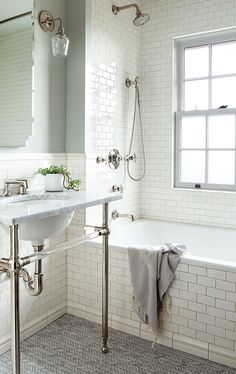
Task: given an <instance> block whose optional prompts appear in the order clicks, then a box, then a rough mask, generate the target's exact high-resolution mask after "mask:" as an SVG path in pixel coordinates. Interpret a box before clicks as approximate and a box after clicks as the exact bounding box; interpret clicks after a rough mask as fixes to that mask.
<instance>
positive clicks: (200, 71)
mask: <svg viewBox="0 0 236 374" xmlns="http://www.w3.org/2000/svg"><path fill="white" fill-rule="evenodd" d="M208 71H209V47H208V46H204V47H195V48H186V49H185V79H189V78H200V77H206V76H208V74H209V72H208Z"/></svg>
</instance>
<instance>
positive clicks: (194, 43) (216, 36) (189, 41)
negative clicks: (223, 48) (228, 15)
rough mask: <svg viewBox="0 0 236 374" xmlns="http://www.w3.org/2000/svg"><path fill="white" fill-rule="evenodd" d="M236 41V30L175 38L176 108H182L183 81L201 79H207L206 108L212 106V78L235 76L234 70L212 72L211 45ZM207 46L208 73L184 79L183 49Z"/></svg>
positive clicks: (183, 96)
mask: <svg viewBox="0 0 236 374" xmlns="http://www.w3.org/2000/svg"><path fill="white" fill-rule="evenodd" d="M233 41H236V30H235V31H230V32H229V31H225V32H220V33H210V34H207V35H202V36H199V38H198V37H197V38H193V37H189V38H185V39H184V40H182V41H181V38H180V39H179V40H176V43H177V66H178V67H177V74H178V85H177V110H178V111H180V110H184V103H185V92H184V91H185V89H184V87H185V82H193V81H198V80H203V79H208V95H209V97H208V109H211V108H212V80H213V79H215V78H228V77H235V76H236V72H235V73H233V74H221V75H216V74H214V75H213V74H212V45H213V44H220V43H230V42H233ZM203 46H208V47H209V70H208V75H207V76H204V77H199V78H188V79H185V53H184V52H185V49H186V48H194V47H203Z"/></svg>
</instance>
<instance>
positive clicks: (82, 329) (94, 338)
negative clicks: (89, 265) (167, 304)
mask: <svg viewBox="0 0 236 374" xmlns="http://www.w3.org/2000/svg"><path fill="white" fill-rule="evenodd" d="M100 334H101V327H100V326H99V325H98V324H96V323H93V322H89V321H86V320H83V319H80V318H76V317H74V316H71V315H65V316H63V317H61V318H59V319H58V320H57V321H55V322H53V323H52V324H51V325H49V326H48V327H46V328H45V329H43V330H41V331H40V332H38V333H37V334H35V335H34V336H32V337H31V338H29V339H27V340H26V341H24V342H23V344H22V369H23V370H22V372H23V374H32V373H37V374H51V373H52V374H53V373H56V374H73V373H81V374H85V373H96V374H106V373H109V374H113V373H114V374H115V373H117V374H119V373H122V374H146V373H149V374H153V373H159V374H160V373H161V374H236V369H233V368H228V367H226V366H223V365H219V364H216V363H214V362H211V361H208V360H205V359H202V358H199V357H196V356H192V355H189V354H187V353H183V352H179V351H176V350H174V349H171V348H168V347H164V346H161V345H156V346H155V347H154V348H153V349H152V348H151V342H149V341H146V340H143V339H140V338H137V337H134V336H132V335H128V334H125V333H122V332H119V331H116V330H112V329H111V330H110V338H109V346H110V352H109V353H108V354H106V355H104V354H102V353H101V350H100V348H101V338H100ZM10 373H11V364H10V352H8V353H6V354H4V355H3V356H0V374H10Z"/></svg>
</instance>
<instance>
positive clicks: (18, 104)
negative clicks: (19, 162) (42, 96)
mask: <svg viewBox="0 0 236 374" xmlns="http://www.w3.org/2000/svg"><path fill="white" fill-rule="evenodd" d="M24 1H25V0H20V1H19V0H17V8H15V10H14V7H13V5H14V2H15V1H10V2H9V3H8V2H7V4H6V2H5V1H4V5H1V2H3V0H0V5H1V7H0V9H1V13H0V146H2V147H23V146H25V145H26V143H27V140H28V139H29V137H30V136H31V135H32V117H33V115H32V99H33V83H32V82H33V61H32V50H33V17H32V7H31V9H29V10H28V11H25V10H26V9H25V8H24V7H22V10H23V12H22V11H21V8H20V7H19V4H20V3H21V2H22V3H24ZM8 4H9V8H10V9H9V11H8V10H7V7H8ZM32 4H33V2H32V3H31V5H32ZM2 9H4V11H5V14H3V13H4V12H3V13H2ZM4 15H5V16H6V15H7V18H2V17H3V16H4Z"/></svg>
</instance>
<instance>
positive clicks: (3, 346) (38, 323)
mask: <svg viewBox="0 0 236 374" xmlns="http://www.w3.org/2000/svg"><path fill="white" fill-rule="evenodd" d="M65 313H66V304H65V303H63V304H62V305H60V306H59V307H56V308H54V309H52V310H50V312H47V313H44V314H42V315H41V316H39V317H37V318H34V319H33V320H32V321H30V322H28V323H26V324H24V325H23V326H21V341H23V340H25V339H27V338H29V337H30V336H32V335H33V334H35V333H36V332H38V331H40V330H42V329H43V328H44V327H46V326H48V325H49V324H50V323H52V322H53V321H55V320H56V319H58V318H60V317H61V316H63V315H64V314H65ZM9 349H11V335H10V334H8V335H5V336H4V337H2V338H1V339H0V355H1V354H3V353H5V352H7V351H8V350H9Z"/></svg>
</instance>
